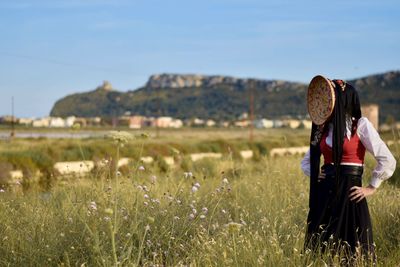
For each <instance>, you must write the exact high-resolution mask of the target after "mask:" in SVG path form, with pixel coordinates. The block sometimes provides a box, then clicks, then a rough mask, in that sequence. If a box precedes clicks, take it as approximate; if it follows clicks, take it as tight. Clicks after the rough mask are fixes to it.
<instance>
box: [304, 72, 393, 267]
mask: <svg viewBox="0 0 400 267" xmlns="http://www.w3.org/2000/svg"><path fill="white" fill-rule="evenodd" d="M307 102H308V112H309V114H310V117H311V119H312V121H313V125H312V130H311V137H310V150H309V151H308V152H307V154H306V155H305V157H304V159H303V160H302V162H301V168H302V170H303V172H304V173H305V174H306V175H307V176H310V198H309V200H310V202H309V213H308V217H307V232H306V240H305V248H308V249H311V250H312V251H314V252H316V251H318V249H320V250H321V251H325V250H326V249H331V250H330V251H331V252H332V253H334V254H337V253H340V254H342V255H343V256H344V257H345V259H346V261H347V262H349V261H351V260H354V259H355V258H358V257H360V256H362V257H364V258H366V259H368V260H370V261H372V262H375V260H376V257H375V252H374V243H373V237H372V225H371V218H370V214H369V210H368V205H367V201H366V199H365V198H366V197H368V196H370V195H372V194H374V193H375V191H376V189H377V188H378V187H379V185H380V184H381V182H382V181H383V180H386V179H388V178H389V177H390V176H392V174H393V172H394V170H395V167H396V161H395V159H394V157H393V155H392V154H391V153H390V151H389V149H388V148H387V146H386V145H385V143H384V142H383V141H382V140H381V138H380V136H379V134H378V133H377V131H376V130H375V129H374V127H373V126H372V124H371V123H370V122H369V121H368V119H367V118H365V117H362V116H361V108H360V101H359V98H358V94H357V91H356V90H355V88H354V87H353V86H351V85H350V84H348V83H346V82H344V81H342V80H333V81H331V80H329V79H327V78H325V77H323V76H316V77H314V78H313V79H312V81H311V83H310V85H309V87H308V96H307ZM366 150H367V151H368V152H370V153H371V154H372V155H373V156H374V157H375V159H376V161H377V166H376V168H375V169H374V170H373V172H372V178H371V180H370V183H369V185H368V186H365V187H363V186H362V173H363V165H364V156H365V151H366ZM321 154H322V155H323V158H324V164H323V166H322V168H320V156H321Z"/></svg>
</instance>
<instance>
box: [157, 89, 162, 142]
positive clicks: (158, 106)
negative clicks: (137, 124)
mask: <svg viewBox="0 0 400 267" xmlns="http://www.w3.org/2000/svg"><path fill="white" fill-rule="evenodd" d="M160 89H161V88H157V89H156V90H157V118H156V137H157V138H159V137H160V127H159V125H158V124H159V123H160V114H161V103H160V101H161V97H160Z"/></svg>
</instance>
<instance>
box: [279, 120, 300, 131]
mask: <svg viewBox="0 0 400 267" xmlns="http://www.w3.org/2000/svg"><path fill="white" fill-rule="evenodd" d="M283 124H284V126H286V127H289V128H291V129H297V128H299V126H300V124H301V121H299V120H285V121H284V122H283Z"/></svg>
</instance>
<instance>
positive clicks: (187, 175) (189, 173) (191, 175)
mask: <svg viewBox="0 0 400 267" xmlns="http://www.w3.org/2000/svg"><path fill="white" fill-rule="evenodd" d="M183 176H185V178H192V177H193V173H192V172H184V173H183Z"/></svg>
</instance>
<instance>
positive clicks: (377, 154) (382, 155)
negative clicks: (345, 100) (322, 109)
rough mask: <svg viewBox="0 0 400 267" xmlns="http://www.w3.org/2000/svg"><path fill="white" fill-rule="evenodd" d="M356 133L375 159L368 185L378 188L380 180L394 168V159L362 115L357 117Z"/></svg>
mask: <svg viewBox="0 0 400 267" xmlns="http://www.w3.org/2000/svg"><path fill="white" fill-rule="evenodd" d="M357 133H358V136H359V137H360V141H361V142H362V143H363V145H364V146H365V148H366V150H367V151H368V152H370V153H371V154H372V155H373V156H374V158H375V159H376V161H377V165H376V167H375V169H374V170H373V172H372V178H371V181H370V185H371V186H373V187H374V188H378V187H379V186H380V184H381V183H382V181H384V180H386V179H388V178H390V177H391V176H392V175H393V173H394V171H395V169H396V160H395V158H394V157H393V155H392V153H391V152H390V151H389V149H388V147H387V146H386V144H385V142H383V141H382V139H381V138H380V136H379V133H378V132H377V131H376V130H375V128H374V126H373V125H372V124H371V122H370V121H369V120H368V119H367V118H364V117H362V118H360V119H359V121H358V127H357Z"/></svg>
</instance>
